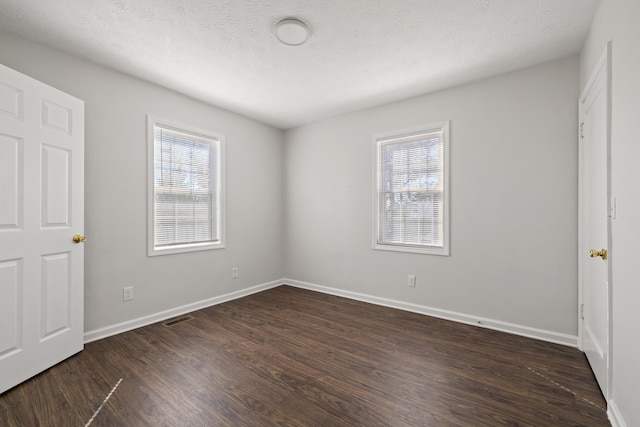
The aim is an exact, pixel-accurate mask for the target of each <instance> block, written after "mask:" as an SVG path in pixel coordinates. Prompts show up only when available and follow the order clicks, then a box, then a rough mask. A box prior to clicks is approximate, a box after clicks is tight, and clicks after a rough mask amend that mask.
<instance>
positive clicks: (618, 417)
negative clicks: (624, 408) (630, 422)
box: [607, 399, 627, 427]
mask: <svg viewBox="0 0 640 427" xmlns="http://www.w3.org/2000/svg"><path fill="white" fill-rule="evenodd" d="M607 416H608V417H609V421H610V422H611V427H627V423H625V422H624V419H623V418H622V414H621V413H620V410H619V409H618V406H617V405H616V402H614V401H613V399H611V400H609V402H608V404H607Z"/></svg>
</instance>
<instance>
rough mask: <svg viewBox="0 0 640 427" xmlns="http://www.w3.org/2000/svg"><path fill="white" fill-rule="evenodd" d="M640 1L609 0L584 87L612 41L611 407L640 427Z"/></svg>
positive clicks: (588, 55)
mask: <svg viewBox="0 0 640 427" xmlns="http://www.w3.org/2000/svg"><path fill="white" fill-rule="evenodd" d="M639 19H640V2H638V0H615V1H613V0H603V1H602V3H601V4H600V7H599V9H598V12H597V13H596V16H595V18H594V21H593V25H592V28H591V32H590V34H589V37H588V39H587V42H586V44H585V47H584V50H583V53H582V56H581V81H582V86H583V87H584V85H585V83H586V82H587V79H588V78H589V77H590V75H591V73H592V70H593V68H594V67H595V65H596V62H597V60H598V59H599V58H600V56H601V54H602V52H603V51H604V48H605V44H606V42H607V41H608V40H612V42H613V49H612V50H613V52H612V85H613V90H612V118H611V151H612V152H611V179H612V194H613V196H614V197H615V198H616V206H617V216H616V219H614V220H613V221H612V232H613V235H612V239H613V244H612V247H611V248H610V249H611V266H612V269H613V271H612V275H613V280H612V288H613V291H612V293H613V296H612V316H613V319H612V326H613V335H612V339H613V352H612V355H611V360H610V363H611V364H612V369H613V378H612V381H611V395H610V402H609V410H610V412H611V413H612V415H613V416H614V417H616V418H615V419H616V420H617V422H618V425H620V426H624V425H627V426H629V427H631V426H640V405H638V401H639V399H638V391H639V384H640V365H639V362H640V329H639V328H638V326H639V325H640V310H638V301H640V284H639V283H638V282H639V281H638V268H637V265H638V254H639V251H638V242H639V241H640V223H639V222H638V219H639V218H640V197H638V194H639V192H638V189H639V183H640V169H639V168H638V160H639V159H640V137H639V136H638V135H639V130H638V129H639V128H638V118H639V117H640V108H639V107H638V100H640V48H639V47H638V42H639V41H640V26H639V25H638V21H639Z"/></svg>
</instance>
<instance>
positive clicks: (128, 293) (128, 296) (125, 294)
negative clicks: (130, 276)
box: [122, 286, 133, 301]
mask: <svg viewBox="0 0 640 427" xmlns="http://www.w3.org/2000/svg"><path fill="white" fill-rule="evenodd" d="M132 299H133V286H127V287H126V288H122V300H123V301H131V300H132Z"/></svg>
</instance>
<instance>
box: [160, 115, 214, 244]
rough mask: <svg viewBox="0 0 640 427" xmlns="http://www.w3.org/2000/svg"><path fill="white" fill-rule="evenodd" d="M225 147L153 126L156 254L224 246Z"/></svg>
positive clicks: (183, 133)
mask: <svg viewBox="0 0 640 427" xmlns="http://www.w3.org/2000/svg"><path fill="white" fill-rule="evenodd" d="M221 144H222V141H221V139H220V138H215V137H209V136H204V135H200V134H196V133H191V132H189V131H186V130H181V129H180V130H179V129H176V128H174V127H172V126H166V125H164V124H162V123H158V122H154V123H153V195H152V196H153V218H152V220H153V250H154V251H158V250H160V251H162V250H171V249H175V248H178V249H179V248H183V249H185V248H186V249H189V248H191V249H192V250H198V248H200V247H201V246H203V245H204V246H207V245H209V246H211V245H218V244H220V243H221V208H222V206H221V197H220V193H221V191H220V188H221V185H220V184H221V159H220V157H221ZM182 251H184V250H182ZM150 252H151V251H150ZM166 253H171V252H166ZM153 254H157V253H153Z"/></svg>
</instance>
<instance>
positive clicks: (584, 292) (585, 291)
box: [579, 49, 611, 398]
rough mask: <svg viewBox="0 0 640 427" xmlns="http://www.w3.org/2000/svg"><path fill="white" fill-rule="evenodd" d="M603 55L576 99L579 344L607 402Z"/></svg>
mask: <svg viewBox="0 0 640 427" xmlns="http://www.w3.org/2000/svg"><path fill="white" fill-rule="evenodd" d="M608 51H609V49H607V52H605V54H604V55H603V58H602V60H601V61H600V62H599V64H598V66H597V67H596V70H595V72H594V74H593V76H592V78H591V79H590V80H589V82H588V84H587V86H586V87H585V91H584V93H583V95H582V96H581V98H580V116H581V117H580V120H581V123H580V141H581V142H580V153H581V157H580V171H581V178H580V180H581V191H580V197H581V203H580V205H581V206H580V208H581V227H580V228H581V230H580V235H581V242H580V254H579V256H580V270H581V272H580V273H581V274H580V276H581V280H580V282H581V289H580V290H581V292H580V295H581V304H582V305H581V310H580V311H581V319H580V323H581V334H580V336H581V339H582V349H583V351H584V352H585V354H586V355H587V359H588V360H589V363H590V364H591V368H592V369H593V372H594V374H595V377H596V379H597V380H598V384H599V385H600V388H601V390H602V392H603V394H604V396H605V398H606V397H607V388H608V378H609V343H610V334H609V330H610V329H609V320H610V310H609V307H610V305H609V301H610V283H609V262H610V261H609V260H610V255H611V254H610V253H608V252H606V251H607V250H608V249H609V242H610V239H609V236H610V233H609V230H610V219H609V212H610V209H609V203H610V196H609V194H610V191H609V189H610V184H609V182H610V181H609V164H610V162H609V111H610V110H609V105H610V102H609V73H608V67H609V61H608Z"/></svg>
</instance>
